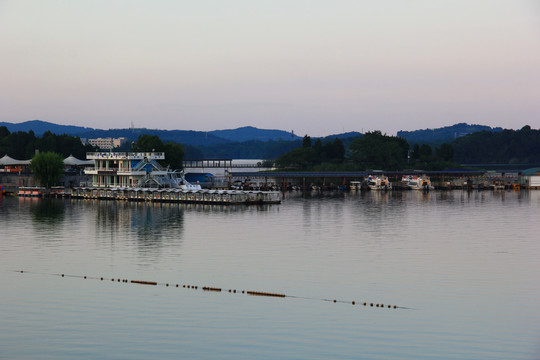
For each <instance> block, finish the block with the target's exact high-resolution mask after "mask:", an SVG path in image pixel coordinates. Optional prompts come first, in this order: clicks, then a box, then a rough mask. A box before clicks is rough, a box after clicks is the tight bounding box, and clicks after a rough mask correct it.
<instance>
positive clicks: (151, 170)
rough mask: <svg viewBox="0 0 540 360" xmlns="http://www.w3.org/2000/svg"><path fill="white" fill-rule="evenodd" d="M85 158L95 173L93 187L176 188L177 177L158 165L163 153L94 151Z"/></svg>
mask: <svg viewBox="0 0 540 360" xmlns="http://www.w3.org/2000/svg"><path fill="white" fill-rule="evenodd" d="M86 158H87V159H89V160H94V167H93V168H90V169H86V170H85V171H84V172H85V174H87V175H92V183H91V184H89V185H90V186H92V187H154V188H156V187H176V186H178V183H177V179H176V178H175V177H174V176H171V173H170V172H169V171H168V169H165V168H163V167H162V166H161V165H160V164H158V162H157V160H164V159H165V154H164V153H163V152H144V153H143V152H139V153H131V152H130V153H128V152H117V153H115V152H94V153H87V154H86Z"/></svg>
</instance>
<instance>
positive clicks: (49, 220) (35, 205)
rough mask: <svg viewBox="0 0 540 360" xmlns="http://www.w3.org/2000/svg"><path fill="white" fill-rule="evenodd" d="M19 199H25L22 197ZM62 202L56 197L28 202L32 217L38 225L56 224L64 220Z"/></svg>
mask: <svg viewBox="0 0 540 360" xmlns="http://www.w3.org/2000/svg"><path fill="white" fill-rule="evenodd" d="M20 201H23V202H25V201H27V199H22V200H20ZM64 209H65V206H64V202H63V201H62V200H58V199H37V201H31V202H30V213H31V214H32V219H33V220H34V221H35V222H36V223H39V226H40V227H41V226H43V225H48V226H56V225H58V224H59V223H62V222H63V221H64Z"/></svg>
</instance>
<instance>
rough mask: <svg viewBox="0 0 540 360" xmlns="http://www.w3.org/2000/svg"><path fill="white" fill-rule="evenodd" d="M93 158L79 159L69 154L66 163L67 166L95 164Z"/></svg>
mask: <svg viewBox="0 0 540 360" xmlns="http://www.w3.org/2000/svg"><path fill="white" fill-rule="evenodd" d="M93 164H94V161H93V160H79V159H77V158H76V157H75V156H73V155H69V156H68V157H67V158H65V159H64V165H67V166H81V165H93Z"/></svg>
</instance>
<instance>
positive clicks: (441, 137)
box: [397, 123, 503, 146]
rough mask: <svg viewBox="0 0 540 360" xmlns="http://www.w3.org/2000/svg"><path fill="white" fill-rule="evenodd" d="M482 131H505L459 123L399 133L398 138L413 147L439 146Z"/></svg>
mask: <svg viewBox="0 0 540 360" xmlns="http://www.w3.org/2000/svg"><path fill="white" fill-rule="evenodd" d="M480 131H488V132H500V131H503V129H502V128H500V127H496V128H492V127H490V126H485V125H474V124H473V125H469V124H466V123H459V124H455V125H452V126H445V127H442V128H436V129H424V130H414V131H398V132H397V136H399V137H402V138H404V139H406V140H407V141H408V142H409V144H411V146H412V145H413V144H430V145H439V144H442V143H444V142H448V143H449V142H452V141H454V140H455V139H457V138H459V137H462V136H465V135H469V134H473V133H476V132H480Z"/></svg>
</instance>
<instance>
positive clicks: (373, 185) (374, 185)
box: [365, 175, 392, 190]
mask: <svg viewBox="0 0 540 360" xmlns="http://www.w3.org/2000/svg"><path fill="white" fill-rule="evenodd" d="M365 181H366V185H367V187H368V188H369V189H370V190H390V189H392V184H390V181H388V177H387V176H384V175H379V176H377V175H369V176H368V177H367V178H366V180H365Z"/></svg>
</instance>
